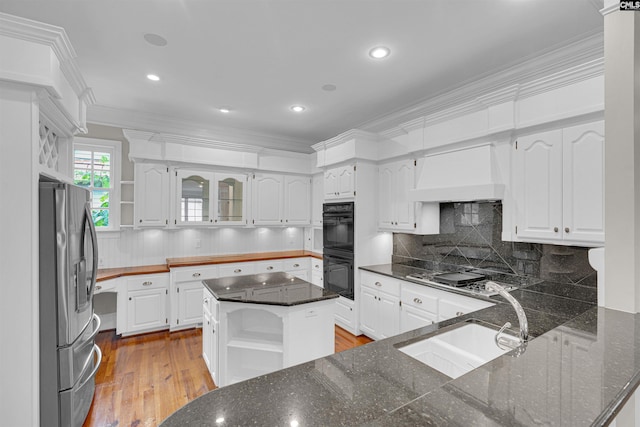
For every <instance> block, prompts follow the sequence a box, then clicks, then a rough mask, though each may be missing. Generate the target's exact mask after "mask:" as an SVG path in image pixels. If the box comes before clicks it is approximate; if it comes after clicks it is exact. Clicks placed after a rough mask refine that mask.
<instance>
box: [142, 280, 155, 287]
mask: <svg viewBox="0 0 640 427" xmlns="http://www.w3.org/2000/svg"><path fill="white" fill-rule="evenodd" d="M151 285H153V282H152V281H150V280H147V281H146V282H142V286H151Z"/></svg>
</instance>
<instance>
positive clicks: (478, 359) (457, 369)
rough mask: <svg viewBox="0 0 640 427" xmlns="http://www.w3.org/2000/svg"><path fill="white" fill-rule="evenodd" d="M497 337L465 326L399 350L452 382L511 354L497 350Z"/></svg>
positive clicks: (489, 331)
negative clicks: (449, 378)
mask: <svg viewBox="0 0 640 427" xmlns="http://www.w3.org/2000/svg"><path fill="white" fill-rule="evenodd" d="M497 333H498V331H497V330H495V329H492V328H488V327H486V326H482V325H480V324H477V323H466V324H464V325H463V326H459V327H456V328H455V329H453V330H451V331H448V332H444V333H441V334H438V335H435V336H433V337H430V338H426V339H424V340H422V341H418V342H416V343H413V344H409V345H407V346H405V347H401V348H399V349H398V350H400V351H401V352H403V353H405V354H407V355H408V356H411V357H413V358H414V359H416V360H418V361H420V362H422V363H424V364H425V365H428V366H430V367H432V368H433V369H436V370H438V371H440V372H442V373H443V374H445V375H447V376H449V377H451V378H458V377H459V376H461V375H464V374H465V373H467V372H469V371H471V370H473V369H475V368H477V367H479V366H481V365H484V364H485V363H487V362H489V361H490V360H493V359H495V358H496V357H498V356H501V355H503V354H505V353H506V352H508V351H509V349H502V348H500V347H498V345H497V344H496V342H495V336H496V334H497Z"/></svg>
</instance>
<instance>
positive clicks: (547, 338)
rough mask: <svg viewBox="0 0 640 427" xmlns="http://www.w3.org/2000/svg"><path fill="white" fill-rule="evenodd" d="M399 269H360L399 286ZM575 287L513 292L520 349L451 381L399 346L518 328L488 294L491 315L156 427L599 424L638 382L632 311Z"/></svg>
mask: <svg viewBox="0 0 640 427" xmlns="http://www.w3.org/2000/svg"><path fill="white" fill-rule="evenodd" d="M404 268H405V267H404V266H402V267H398V266H375V267H371V268H367V269H368V270H369V271H374V270H377V271H376V272H379V273H381V274H383V273H382V271H386V272H387V273H389V274H390V275H393V277H398V278H402V279H403V280H404V276H405V275H406V274H402V273H404V271H403V269H404ZM394 271H395V272H396V273H399V274H397V275H396V273H394ZM582 288H583V287H582V286H574V285H561V284H557V283H553V282H540V283H537V284H534V285H530V286H527V287H523V288H521V289H519V290H517V291H514V292H512V295H514V296H515V297H516V298H517V299H518V300H519V301H520V303H521V304H522V305H523V307H524V309H525V312H526V314H527V317H528V319H529V325H530V328H531V329H530V334H531V339H530V341H529V342H528V343H527V347H526V350H525V351H524V352H523V353H522V354H520V355H519V356H518V357H516V356H515V354H514V353H513V352H512V353H507V354H505V355H503V356H501V357H498V358H497V359H494V360H492V361H491V362H489V363H487V364H485V365H483V366H481V367H479V368H477V369H475V370H473V371H471V372H469V373H467V374H465V375H463V376H461V377H459V378H457V379H451V378H449V377H447V376H446V375H444V374H442V373H440V372H438V371H436V370H435V369H432V368H430V367H428V366H426V365H424V364H422V363H420V362H418V361H416V360H414V359H413V358H411V357H409V356H407V355H405V354H404V353H402V352H400V351H398V347H402V346H404V345H407V344H410V343H413V342H416V341H419V340H421V339H424V338H425V337H427V336H428V335H430V334H432V333H434V332H436V331H438V330H440V329H443V328H447V327H449V326H451V325H454V324H456V323H460V322H465V321H467V320H470V319H474V321H480V322H486V323H490V324H492V325H494V326H498V327H499V326H501V325H503V324H504V323H505V322H506V321H510V322H512V324H514V325H517V324H518V322H517V317H516V314H515V311H514V310H513V308H512V307H511V305H510V304H507V303H506V302H504V300H503V299H502V298H501V297H492V298H491V299H492V300H494V301H495V302H496V303H497V304H496V305H495V306H493V307H489V308H486V309H483V310H480V311H477V312H474V313H469V314H467V315H464V316H461V317H457V318H454V319H450V320H447V321H444V322H440V323H436V324H433V325H430V326H427V327H423V328H420V329H417V330H414V331H410V332H406V333H403V334H400V335H397V336H394V337H391V338H387V339H384V340H380V341H376V342H373V343H370V344H367V345H364V346H361V347H357V348H354V349H351V350H347V351H344V352H341V353H336V354H333V355H331V356H327V357H324V358H321V359H317V360H314V361H311V362H307V363H304V364H301V365H297V366H294V367H291V368H288V369H284V370H281V371H277V372H274V373H271V374H269V375H265V376H261V377H257V378H254V379H251V380H248V381H244V382H241V383H238V384H234V385H231V386H227V387H222V388H220V389H217V390H214V391H212V392H209V393H207V394H205V395H204V396H201V397H200V398H198V399H196V400H194V401H193V402H191V403H189V404H187V405H185V406H184V407H183V408H181V409H179V410H178V411H176V412H175V413H174V414H173V415H171V416H170V417H169V418H167V419H166V420H165V421H164V422H163V423H162V424H161V426H162V427H174V426H183V425H206V426H217V425H234V426H235V425H290V424H293V422H294V421H296V422H297V424H299V425H304V426H316V425H323V426H329V425H330V426H353V425H373V426H387V425H415V426H424V425H438V426H440V425H485V426H513V425H602V424H605V423H607V422H609V421H611V420H612V419H613V418H614V417H615V415H616V414H617V412H618V411H619V409H620V408H621V407H622V406H623V405H624V403H625V402H626V399H628V398H629V397H630V396H631V394H632V393H633V391H634V390H635V388H636V387H637V385H638V383H639V382H640V359H638V358H636V357H633V355H634V354H636V353H637V352H638V351H640V338H639V337H638V336H637V334H636V333H635V331H637V330H640V315H635V314H629V313H623V312H620V311H616V310H610V309H605V308H602V307H597V306H595V304H594V303H595V299H593V298H591V296H590V295H591V292H590V291H589V289H582ZM220 419H224V421H223V423H222V424H220V423H216V420H220Z"/></svg>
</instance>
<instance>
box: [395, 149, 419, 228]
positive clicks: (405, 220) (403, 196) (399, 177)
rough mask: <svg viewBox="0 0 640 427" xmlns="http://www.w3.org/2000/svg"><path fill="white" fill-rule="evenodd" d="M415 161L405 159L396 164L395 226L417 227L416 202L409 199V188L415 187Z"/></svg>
mask: <svg viewBox="0 0 640 427" xmlns="http://www.w3.org/2000/svg"><path fill="white" fill-rule="evenodd" d="M415 170H416V169H415V161H414V160H413V159H409V160H403V161H401V162H398V163H396V164H395V170H394V182H393V190H392V191H393V194H394V197H393V203H394V212H395V215H394V216H395V228H396V229H397V230H413V229H414V228H415V203H414V202H411V201H409V190H413V189H414V187H415V180H416V178H415Z"/></svg>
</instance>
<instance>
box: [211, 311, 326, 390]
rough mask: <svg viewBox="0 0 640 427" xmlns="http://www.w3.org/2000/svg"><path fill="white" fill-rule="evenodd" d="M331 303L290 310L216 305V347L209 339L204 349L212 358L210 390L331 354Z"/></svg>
mask: <svg viewBox="0 0 640 427" xmlns="http://www.w3.org/2000/svg"><path fill="white" fill-rule="evenodd" d="M334 301H335V300H326V301H319V302H314V303H307V304H300V305H296V306H270V305H258V304H246V303H236V302H226V301H220V302H219V303H220V320H219V326H218V327H217V329H218V331H219V336H218V337H217V338H218V342H217V344H215V337H214V338H213V341H212V343H214V344H211V345H210V348H211V349H212V350H211V351H212V353H213V352H214V351H216V352H217V353H218V362H219V370H218V378H217V380H216V378H214V382H215V383H216V385H218V386H225V385H229V384H234V383H236V382H239V381H244V380H247V379H250V378H254V377H257V376H260V375H264V374H268V373H270V372H273V371H277V370H279V369H282V368H287V367H289V366H293V365H297V364H299V363H304V362H308V361H310V360H314V359H317V358H320V357H324V356H328V355H330V354H332V353H333V352H334V346H335V344H334V340H335V337H334V326H333V325H334V322H333V314H334V309H333V307H334ZM214 327H215V326H214ZM216 345H217V349H216ZM210 358H211V360H213V359H214V358H216V355H215V354H212V355H211V356H210ZM210 364H211V365H213V363H210Z"/></svg>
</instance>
